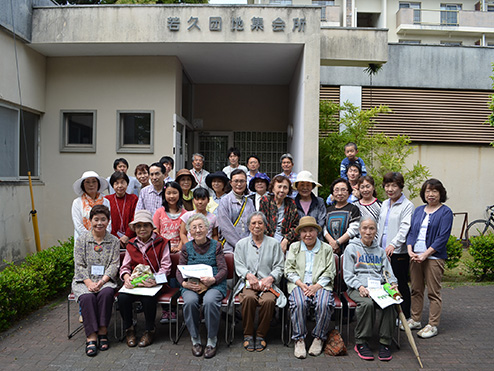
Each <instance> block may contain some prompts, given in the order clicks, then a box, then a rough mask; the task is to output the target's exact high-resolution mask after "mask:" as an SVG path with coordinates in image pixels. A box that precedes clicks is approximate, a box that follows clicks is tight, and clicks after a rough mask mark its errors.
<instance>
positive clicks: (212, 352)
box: [204, 345, 217, 358]
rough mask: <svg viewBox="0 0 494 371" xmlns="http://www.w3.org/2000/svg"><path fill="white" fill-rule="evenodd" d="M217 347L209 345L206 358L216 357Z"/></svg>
mask: <svg viewBox="0 0 494 371" xmlns="http://www.w3.org/2000/svg"><path fill="white" fill-rule="evenodd" d="M216 349H217V348H216V347H212V346H211V345H208V346H207V347H206V350H205V351H204V358H213V357H214V356H215V355H216Z"/></svg>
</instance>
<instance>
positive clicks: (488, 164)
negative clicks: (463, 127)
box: [407, 144, 494, 237]
mask: <svg viewBox="0 0 494 371" xmlns="http://www.w3.org/2000/svg"><path fill="white" fill-rule="evenodd" d="M416 161H420V163H421V164H423V165H426V166H427V167H429V169H430V172H431V174H432V177H434V178H437V179H439V180H441V182H443V184H444V186H445V187H446V190H447V191H448V198H449V199H448V201H447V202H446V204H447V205H448V206H449V207H450V208H451V209H452V210H453V212H465V211H466V212H468V218H469V220H470V221H472V220H474V219H478V218H484V217H485V208H486V206H487V205H492V204H494V200H493V196H492V184H493V183H494V174H493V173H492V171H491V169H492V164H493V163H494V148H492V147H490V146H471V145H437V144H435V145H430V144H427V145H426V144H423V145H419V146H418V147H417V151H416V153H415V154H414V155H413V156H411V157H410V158H409V159H408V161H407V163H408V164H409V165H411V164H413V163H414V162H416ZM413 202H414V204H415V205H416V206H418V205H421V204H422V200H421V199H420V198H417V199H415V200H413ZM462 222H463V217H462V216H458V217H456V218H455V221H454V224H453V232H452V233H453V234H454V235H456V236H457V237H459V235H460V231H461V225H462Z"/></svg>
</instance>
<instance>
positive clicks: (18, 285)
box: [0, 237, 74, 331]
mask: <svg viewBox="0 0 494 371" xmlns="http://www.w3.org/2000/svg"><path fill="white" fill-rule="evenodd" d="M58 242H59V244H60V245H59V246H53V247H50V248H49V249H46V250H43V251H40V252H39V253H37V254H33V255H30V256H28V257H26V260H25V262H24V263H22V264H21V265H15V264H13V263H10V262H6V263H7V264H8V266H7V267H6V268H5V269H4V270H3V271H2V272H0V331H4V330H6V329H8V328H9V327H10V326H11V325H12V323H13V322H14V321H16V320H19V319H21V318H23V317H25V316H26V315H27V314H29V313H31V312H32V311H35V310H37V309H39V308H40V307H41V306H43V305H45V304H46V303H47V302H48V301H49V300H50V299H52V298H53V297H55V296H56V295H57V294H59V293H60V292H63V291H65V290H67V288H69V287H70V283H71V281H72V277H73V276H74V240H73V238H72V237H71V238H70V239H69V241H65V242H60V241H58Z"/></svg>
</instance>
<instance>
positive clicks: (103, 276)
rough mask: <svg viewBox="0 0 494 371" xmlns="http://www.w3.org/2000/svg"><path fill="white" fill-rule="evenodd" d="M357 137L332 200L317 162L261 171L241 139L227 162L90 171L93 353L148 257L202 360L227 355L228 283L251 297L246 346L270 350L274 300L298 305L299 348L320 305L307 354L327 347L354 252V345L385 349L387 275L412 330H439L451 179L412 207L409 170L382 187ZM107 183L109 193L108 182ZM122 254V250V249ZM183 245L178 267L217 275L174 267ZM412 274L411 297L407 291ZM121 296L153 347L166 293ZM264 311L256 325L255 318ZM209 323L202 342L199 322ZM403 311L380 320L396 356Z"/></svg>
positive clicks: (361, 350) (83, 274) (84, 230)
mask: <svg viewBox="0 0 494 371" xmlns="http://www.w3.org/2000/svg"><path fill="white" fill-rule="evenodd" d="M357 153H358V151H357V147H356V145H355V144H354V143H349V144H347V146H346V147H345V155H346V158H345V159H344V160H343V161H342V169H344V171H343V173H342V174H341V175H342V176H341V177H340V178H338V179H336V180H335V181H333V183H332V184H331V187H330V191H331V195H330V196H329V197H328V199H327V200H326V204H327V205H326V204H325V201H324V200H323V199H322V198H320V197H318V196H317V195H316V193H315V192H314V190H315V189H316V188H317V187H319V186H321V185H320V184H319V183H318V182H316V181H315V180H314V177H313V175H312V174H311V173H310V172H309V171H305V170H304V171H300V172H299V173H298V174H296V173H294V172H293V165H294V163H293V157H292V156H291V155H290V154H285V155H283V156H282V157H281V159H280V162H281V167H282V169H283V172H282V173H280V174H278V175H275V176H274V177H273V178H272V179H270V178H269V176H268V175H267V174H265V173H261V172H259V167H260V160H259V158H257V157H256V156H251V157H249V158H248V161H247V165H248V166H247V167H243V166H242V165H240V161H239V160H240V152H239V151H238V150H237V149H235V148H231V149H230V150H229V152H228V161H229V165H228V166H226V167H225V168H224V169H223V171H216V172H212V173H209V172H207V171H206V170H204V169H203V166H204V156H202V155H201V154H198V153H196V154H194V155H193V156H192V165H193V168H192V169H190V170H189V169H181V170H179V171H178V172H177V173H176V178H175V179H172V178H171V177H170V175H169V173H170V171H171V170H172V169H173V165H174V164H173V159H171V158H170V157H166V156H165V157H163V158H162V159H161V160H160V161H158V162H155V163H152V164H151V165H150V166H147V165H144V164H142V165H138V166H137V168H136V170H135V178H134V177H129V176H128V175H127V170H128V167H129V165H128V163H127V161H126V160H125V159H117V160H115V163H114V170H115V172H114V173H113V174H112V175H111V176H110V177H109V179H108V180H107V179H105V178H103V177H100V176H99V175H98V174H96V173H95V172H93V171H87V172H85V173H84V174H83V175H82V177H81V178H80V179H78V180H77V181H76V182H75V183H74V185H73V187H74V191H75V192H76V193H77V195H78V198H76V199H75V200H74V202H73V205H72V218H73V221H74V240H75V247H74V258H75V275H74V280H73V285H72V286H73V292H74V294H75V295H76V297H77V298H78V302H79V304H80V308H81V315H82V319H83V324H84V327H85V331H86V337H87V339H86V354H87V355H88V356H94V355H96V354H97V353H98V351H105V350H107V349H108V347H109V342H108V336H107V327H108V324H109V320H110V315H111V305H112V303H113V298H114V290H115V288H116V287H117V284H118V282H119V278H120V280H121V281H122V282H123V285H124V287H126V288H127V289H129V290H131V289H132V288H133V287H134V285H133V284H132V282H131V276H132V273H133V272H134V269H135V268H136V267H137V266H138V265H139V264H142V265H146V266H149V268H150V270H151V272H152V273H153V275H152V276H151V278H148V279H147V280H145V281H143V282H141V283H139V284H138V286H143V287H155V286H156V285H162V284H164V283H166V284H167V285H170V286H172V287H179V288H180V292H181V295H182V298H183V300H184V308H183V316H184V321H185V324H186V325H187V328H188V330H189V333H190V336H191V341H192V353H193V354H194V355H195V356H198V357H199V356H204V357H205V358H211V357H214V356H215V355H216V352H217V333H218V328H219V324H220V319H221V302H222V300H223V298H225V296H226V293H227V286H228V287H229V288H230V289H232V290H233V293H234V295H238V297H239V300H240V303H241V316H242V325H243V334H244V338H243V346H244V348H245V349H246V350H247V351H262V350H264V349H265V348H266V346H267V342H266V336H267V334H268V331H269V328H270V326H271V320H272V317H273V314H274V312H275V307H279V308H283V307H285V305H286V304H287V303H288V306H289V309H290V321H291V328H292V339H293V340H294V342H295V348H294V355H295V357H297V358H305V357H306V356H307V350H306V344H305V338H306V336H307V316H308V313H309V312H311V313H312V312H313V313H314V314H315V326H314V328H313V331H312V337H313V341H312V344H311V346H310V347H309V349H308V353H309V354H310V355H313V356H317V355H319V354H320V353H321V352H322V349H323V346H324V343H325V341H326V339H327V336H328V333H329V330H330V322H331V315H332V313H333V309H334V293H333V290H334V289H336V288H335V287H334V282H335V275H336V274H337V272H336V265H335V260H337V259H338V257H336V259H335V256H336V255H338V256H342V259H343V260H342V261H343V265H342V270H343V279H344V282H345V283H346V286H347V288H348V294H349V297H350V298H351V299H352V300H353V301H355V302H356V303H357V309H356V317H357V324H356V328H355V342H356V345H355V351H356V352H357V353H358V355H359V356H360V357H361V358H362V359H365V360H371V359H374V356H373V353H372V351H371V349H370V348H369V345H368V344H369V340H370V338H371V337H372V329H373V324H374V318H375V311H376V309H377V308H376V305H375V303H373V301H372V299H370V297H369V290H368V289H369V285H370V284H371V283H372V282H374V283H375V282H376V281H377V282H378V284H383V283H384V282H385V280H386V278H385V275H387V280H388V281H389V282H391V283H392V284H393V287H397V288H398V290H399V291H400V293H401V295H402V297H403V299H404V301H403V303H402V308H403V312H404V314H405V316H406V317H407V318H408V322H407V323H404V324H401V326H409V327H410V328H411V329H420V331H419V332H418V335H419V336H421V337H424V338H428V337H431V336H434V335H436V334H437V326H438V324H439V319H440V313H441V295H440V288H441V278H442V274H443V271H444V261H445V259H446V257H447V256H446V242H447V240H448V237H449V234H450V232H451V226H452V212H451V210H450V209H449V208H448V207H447V206H446V205H444V202H445V200H446V190H445V188H444V187H443V185H442V184H441V182H440V181H439V180H436V179H429V180H427V181H426V182H425V183H424V185H423V186H422V190H421V198H422V200H423V202H424V203H425V205H423V206H420V207H418V208H417V209H415V210H414V206H413V204H412V203H411V201H409V200H408V199H407V198H406V197H405V195H404V194H403V192H402V191H403V188H404V185H405V184H404V179H403V176H402V175H401V174H400V173H395V172H391V173H388V174H386V175H385V176H384V179H383V184H382V185H383V187H384V189H385V192H386V195H387V196H388V199H387V200H385V201H384V202H381V201H379V200H378V199H377V197H376V191H375V184H374V179H373V178H372V177H371V176H369V175H367V174H366V170H365V164H364V163H363V161H362V160H361V159H359V158H358V157H356V155H357ZM106 189H109V195H106V196H104V195H103V192H104V191H105V190H106ZM121 250H122V251H123V250H125V253H123V252H122V256H123V259H121V258H120V251H121ZM171 254H179V264H180V265H189V264H206V265H209V266H211V267H212V271H213V274H212V276H211V277H201V278H200V279H191V278H185V279H184V277H183V276H182V274H181V273H180V271H177V273H176V277H170V272H171V257H170V256H171ZM226 254H233V259H234V266H235V273H236V276H237V277H238V281H237V284H236V285H235V287H232V285H233V284H232V282H229V281H228V280H227V275H228V270H227V264H226V260H225V256H226ZM409 276H410V282H411V289H412V290H411V293H410V289H409V284H408V281H409ZM425 283H427V286H428V296H429V300H430V303H431V304H430V316H429V323H428V324H427V325H426V326H425V327H423V328H422V326H421V320H422V308H423V300H424V289H425ZM158 295H159V292H158V293H156V294H155V295H153V296H144V295H134V294H131V293H125V294H124V293H119V295H118V303H119V310H120V313H121V316H122V319H123V324H124V328H125V332H126V342H127V345H128V346H130V347H133V346H137V345H138V346H140V347H145V346H148V345H150V344H152V342H153V340H154V335H155V331H156V329H155V319H156V314H157V298H158ZM135 301H139V302H140V303H141V305H142V311H143V312H144V316H145V331H144V333H143V334H142V336H141V337H140V339H139V341H138V339H137V337H136V329H135V328H134V325H133V323H134V320H133V318H132V304H133V303H134V302H135ZM258 307H259V308H260V309H259V314H258V321H257V327H256V326H255V318H256V311H257V308H258ZM201 308H202V316H203V318H204V320H205V323H206V328H207V343H206V345H205V346H203V344H202V342H201V338H200V331H199V324H200V320H201ZM176 316H177V314H176V313H175V312H174V311H169V310H168V308H164V307H163V311H162V315H161V320H160V322H162V323H170V322H174V321H176ZM395 320H396V313H395V312H394V308H393V307H388V308H386V309H385V310H384V311H383V316H382V319H381V325H380V330H379V342H380V348H379V359H380V360H382V361H389V360H391V358H392V357H391V351H390V349H389V346H390V344H391V334H392V330H393V327H394V326H395V322H394V321H395Z"/></svg>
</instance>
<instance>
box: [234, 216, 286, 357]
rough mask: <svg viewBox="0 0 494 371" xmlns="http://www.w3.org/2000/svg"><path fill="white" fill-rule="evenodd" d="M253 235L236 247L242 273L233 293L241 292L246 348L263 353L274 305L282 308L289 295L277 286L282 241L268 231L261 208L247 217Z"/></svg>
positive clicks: (238, 265)
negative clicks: (257, 310)
mask: <svg viewBox="0 0 494 371" xmlns="http://www.w3.org/2000/svg"><path fill="white" fill-rule="evenodd" d="M247 225H248V226H249V232H250V236H248V237H245V238H242V239H241V240H240V241H238V242H237V244H236V246H235V270H236V272H237V275H238V276H239V278H240V279H239V282H238V283H237V285H236V287H235V289H234V293H235V295H237V294H238V293H240V295H239V296H240V303H241V304H242V323H243V328H244V343H243V345H244V348H245V349H246V350H248V351H249V352H253V351H254V350H256V351H258V352H261V351H263V350H264V349H265V348H266V346H267V344H266V341H265V337H266V335H267V333H268V330H269V327H270V324H271V319H272V318H273V312H274V308H275V305H277V306H278V307H280V308H283V307H284V306H285V305H286V298H285V296H284V295H283V293H282V292H281V290H280V289H279V288H278V287H277V286H276V285H278V284H279V282H280V279H281V276H282V275H283V256H284V254H283V251H282V250H281V246H280V243H279V242H278V241H277V240H276V239H274V238H272V237H269V236H266V235H265V232H266V225H267V221H266V217H265V216H264V214H263V213H261V212H260V211H255V212H253V213H252V214H251V215H250V216H249V218H248V220H247ZM258 306H259V307H260V310H259V324H258V326H257V332H256V337H255V340H254V319H255V317H256V309H257V307H258Z"/></svg>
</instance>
